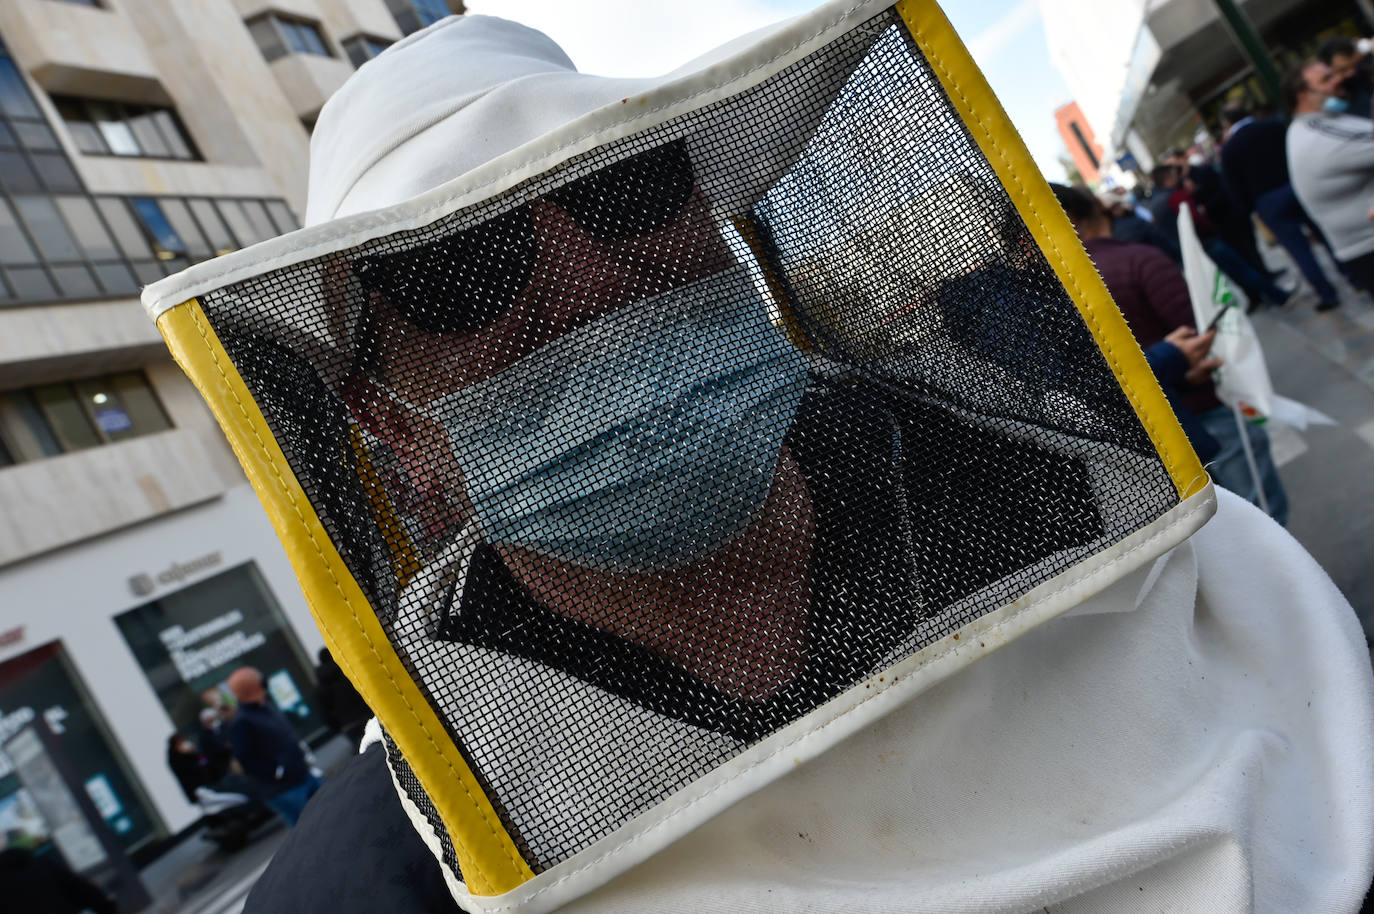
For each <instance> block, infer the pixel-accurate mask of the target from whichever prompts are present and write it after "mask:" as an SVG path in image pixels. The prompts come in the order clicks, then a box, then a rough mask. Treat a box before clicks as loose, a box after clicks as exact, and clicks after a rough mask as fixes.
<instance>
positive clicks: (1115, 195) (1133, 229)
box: [1097, 187, 1181, 263]
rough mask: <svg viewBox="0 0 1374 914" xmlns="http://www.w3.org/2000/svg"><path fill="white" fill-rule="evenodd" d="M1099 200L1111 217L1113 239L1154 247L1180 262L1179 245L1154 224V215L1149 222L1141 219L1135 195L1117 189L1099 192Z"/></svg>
mask: <svg viewBox="0 0 1374 914" xmlns="http://www.w3.org/2000/svg"><path fill="white" fill-rule="evenodd" d="M1097 200H1098V202H1099V203H1101V204H1102V208H1103V209H1104V210H1105V211H1106V213H1107V215H1108V216H1110V217H1111V220H1112V237H1113V238H1115V239H1116V240H1117V241H1126V242H1130V243H1131V244H1149V245H1153V246H1154V247H1157V248H1159V249H1160V250H1161V251H1163V252H1164V253H1165V254H1167V255H1169V259H1170V260H1172V261H1173V262H1174V263H1178V262H1179V261H1180V259H1181V258H1180V256H1179V252H1178V245H1177V244H1175V243H1174V242H1172V241H1170V240H1169V239H1168V238H1167V237H1166V236H1165V235H1164V233H1163V232H1161V231H1160V230H1159V227H1158V226H1156V225H1155V224H1154V218H1153V215H1152V216H1151V218H1150V219H1149V220H1146V219H1143V218H1141V216H1140V214H1139V212H1138V207H1137V204H1136V199H1135V195H1134V194H1129V193H1127V192H1126V191H1125V190H1124V189H1123V188H1120V187H1117V188H1113V189H1111V190H1100V191H1098V192H1097ZM1146 212H1149V211H1148V210H1146Z"/></svg>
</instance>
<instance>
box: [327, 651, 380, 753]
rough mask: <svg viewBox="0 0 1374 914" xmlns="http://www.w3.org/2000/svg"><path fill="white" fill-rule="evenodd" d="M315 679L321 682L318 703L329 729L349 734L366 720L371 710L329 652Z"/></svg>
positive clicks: (370, 714)
mask: <svg viewBox="0 0 1374 914" xmlns="http://www.w3.org/2000/svg"><path fill="white" fill-rule="evenodd" d="M315 679H316V681H317V682H318V683H319V685H317V686H316V687H315V704H316V705H317V706H318V707H319V709H320V716H321V717H322V718H324V722H325V724H326V726H328V727H329V729H331V730H334V731H335V732H338V733H347V732H348V731H350V730H354V729H356V728H358V727H361V726H362V725H363V724H365V723H367V720H368V718H370V717H371V716H372V710H371V709H370V708H368V706H367V704H366V703H365V702H364V701H363V699H362V697H361V696H360V695H359V694H358V690H357V689H355V688H353V683H351V682H349V681H348V677H347V676H345V675H344V672H343V670H341V669H339V665H338V664H337V663H335V662H334V658H333V657H331V656H330V655H329V653H328V652H324V653H323V654H322V656H321V657H320V665H319V666H318V667H316V668H315Z"/></svg>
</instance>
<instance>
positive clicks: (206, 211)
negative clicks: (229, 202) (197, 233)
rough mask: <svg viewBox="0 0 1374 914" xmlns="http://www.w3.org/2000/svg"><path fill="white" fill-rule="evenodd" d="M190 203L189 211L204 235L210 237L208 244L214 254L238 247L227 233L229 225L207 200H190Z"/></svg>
mask: <svg viewBox="0 0 1374 914" xmlns="http://www.w3.org/2000/svg"><path fill="white" fill-rule="evenodd" d="M190 204H191V212H192V213H194V214H195V217H196V220H197V221H198V222H199V223H200V227H201V228H202V229H203V230H204V231H205V237H207V238H208V239H210V246H211V247H212V248H214V249H215V253H216V254H224V253H227V252H229V251H232V250H234V249H235V248H237V247H238V244H237V243H235V241H234V237H233V236H232V235H230V234H229V227H228V226H227V225H225V224H224V220H223V219H221V218H220V215H219V213H218V212H217V211H216V210H215V207H214V205H213V204H212V203H211V202H210V201H209V200H192V201H190Z"/></svg>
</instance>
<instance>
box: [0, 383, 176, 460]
mask: <svg viewBox="0 0 1374 914" xmlns="http://www.w3.org/2000/svg"><path fill="white" fill-rule="evenodd" d="M171 427H172V423H171V421H170V420H169V419H168V418H167V413H166V412H165V411H164V410H163V409H162V404H161V403H159V402H158V399H157V395H156V394H155V393H153V389H152V387H151V386H149V384H148V379H147V378H146V377H144V375H143V372H141V371H122V372H119V373H118V374H112V375H103V376H101V377H98V378H86V379H84V380H81V381H61V382H58V383H55V384H40V385H38V386H36V387H27V388H24V389H22V390H11V391H6V392H4V393H0V445H3V448H4V451H5V454H6V456H7V457H8V459H9V462H10V463H23V462H26V461H30V460H41V459H43V458H44V457H55V456H57V455H58V454H67V453H70V452H72V451H82V450H85V449H87V448H92V447H98V446H99V445H102V444H113V443H114V442H116V441H123V440H124V439H126V438H137V437H139V436H140V435H151V434H154V433H156V432H161V431H166V430H167V429H169V428H171Z"/></svg>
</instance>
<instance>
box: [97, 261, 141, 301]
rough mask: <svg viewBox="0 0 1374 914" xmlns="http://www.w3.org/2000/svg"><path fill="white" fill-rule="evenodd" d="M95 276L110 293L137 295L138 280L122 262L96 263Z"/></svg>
mask: <svg viewBox="0 0 1374 914" xmlns="http://www.w3.org/2000/svg"><path fill="white" fill-rule="evenodd" d="M95 275H96V278H97V279H99V280H100V285H101V286H103V287H104V289H105V291H106V292H108V293H109V294H110V295H137V294H138V289H139V282H138V280H136V279H134V274H133V273H131V272H129V268H128V267H126V266H125V265H124V264H122V263H98V264H96V265H95Z"/></svg>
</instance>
